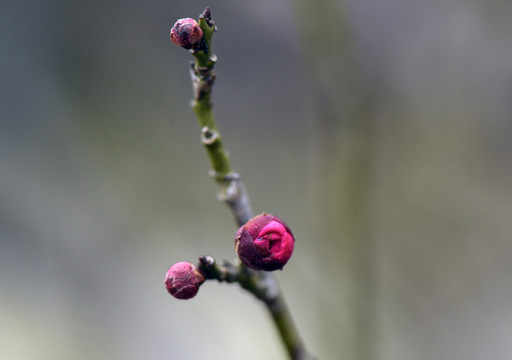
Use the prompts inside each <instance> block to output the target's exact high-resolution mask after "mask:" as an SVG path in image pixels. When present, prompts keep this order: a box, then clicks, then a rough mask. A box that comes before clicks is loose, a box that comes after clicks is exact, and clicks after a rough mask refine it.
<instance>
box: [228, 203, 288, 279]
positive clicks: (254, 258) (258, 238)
mask: <svg viewBox="0 0 512 360" xmlns="http://www.w3.org/2000/svg"><path fill="white" fill-rule="evenodd" d="M294 243H295V239H294V238H293V234H292V232H291V230H290V228H288V226H287V225H286V224H285V222H284V221H283V220H281V219H280V218H278V217H277V216H274V215H270V214H265V213H263V214H261V215H258V216H256V217H253V218H252V219H250V220H249V221H247V223H245V225H243V226H242V227H241V228H240V229H238V231H237V233H236V238H235V247H236V252H237V253H238V257H239V258H240V260H241V261H242V262H243V263H244V264H245V265H247V266H249V267H251V268H253V269H256V270H266V271H273V270H277V269H282V268H283V266H284V265H285V264H286V263H287V262H288V260H289V259H290V257H291V256H292V252H293V247H294Z"/></svg>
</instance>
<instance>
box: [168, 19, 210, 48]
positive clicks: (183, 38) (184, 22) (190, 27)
mask: <svg viewBox="0 0 512 360" xmlns="http://www.w3.org/2000/svg"><path fill="white" fill-rule="evenodd" d="M202 37H203V30H201V27H199V24H198V23H197V21H195V20H194V19H191V18H185V19H179V20H178V21H176V22H175V23H174V26H173V27H172V28H171V41H172V42H173V43H174V44H176V45H178V46H181V47H184V48H185V49H190V48H191V47H192V45H194V44H195V43H196V42H198V41H199V40H201V38H202Z"/></svg>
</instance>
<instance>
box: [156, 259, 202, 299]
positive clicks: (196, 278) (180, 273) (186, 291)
mask: <svg viewBox="0 0 512 360" xmlns="http://www.w3.org/2000/svg"><path fill="white" fill-rule="evenodd" d="M203 282H204V276H203V275H202V274H201V273H200V272H199V271H198V270H197V268H196V267H195V265H194V264H191V263H189V262H186V261H181V262H178V263H176V264H174V265H173V266H171V267H170V268H169V270H167V273H166V274H165V287H166V288H167V291H169V293H170V294H171V295H172V296H174V297H175V298H176V299H190V298H193V297H194V296H196V294H197V292H198V291H199V286H201V284H202V283H203Z"/></svg>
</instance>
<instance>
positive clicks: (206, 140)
mask: <svg viewBox="0 0 512 360" xmlns="http://www.w3.org/2000/svg"><path fill="white" fill-rule="evenodd" d="M218 138H219V133H218V132H216V131H215V130H213V129H210V128H209V127H208V126H203V128H202V129H201V142H202V143H203V144H204V145H206V146H208V145H211V144H213V143H214V142H215V141H217V139H218Z"/></svg>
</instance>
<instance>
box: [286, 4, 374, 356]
mask: <svg viewBox="0 0 512 360" xmlns="http://www.w3.org/2000/svg"><path fill="white" fill-rule="evenodd" d="M295 8H296V10H297V11H296V12H297V24H298V26H297V27H298V29H299V30H300V34H301V35H300V36H301V38H302V39H303V41H302V47H303V53H304V56H305V58H306V62H307V64H308V65H309V69H310V73H311V83H312V86H313V89H312V93H313V94H314V99H313V100H314V109H315V110H316V111H315V117H316V118H315V119H311V121H312V122H313V123H315V124H316V127H317V129H316V134H315V135H313V136H316V139H315V140H316V144H317V145H319V147H320V149H321V152H320V155H319V157H318V158H319V159H320V162H319V163H318V164H317V169H316V170H317V177H316V180H317V199H318V203H317V206H318V208H319V209H322V211H321V212H317V214H319V215H320V219H319V221H320V223H321V229H322V234H321V236H322V237H324V238H327V239H329V241H326V242H325V246H326V247H327V248H328V249H329V250H328V251H326V253H327V254H330V257H331V258H329V259H326V261H325V264H326V266H328V267H329V268H330V270H329V271H328V274H331V276H332V279H330V280H329V281H332V282H336V283H338V285H341V286H337V287H336V288H335V291H334V293H330V294H329V296H334V297H335V298H336V299H338V301H339V302H340V303H342V304H348V306H344V307H342V306H340V307H339V308H338V309H337V311H339V312H340V314H338V315H337V316H338V318H341V319H342V320H341V321H340V324H341V326H342V327H343V330H342V332H341V333H339V332H336V333H335V334H333V337H326V339H325V341H326V342H329V343H330V345H329V346H332V345H333V344H335V346H336V347H337V348H336V353H337V354H340V355H341V357H342V358H348V359H358V360H370V359H376V356H375V354H374V351H375V347H374V346H375V341H376V339H375V336H376V333H375V324H374V323H375V309H374V307H375V306H374V302H375V301H376V299H375V288H374V276H375V274H374V272H375V269H374V259H373V257H374V255H375V244H374V241H373V234H372V226H373V224H372V216H371V213H372V208H371V207H372V204H371V202H372V198H371V196H372V182H373V181H374V174H373V163H374V155H373V153H374V151H376V145H375V139H374V131H375V129H374V128H375V124H374V122H375V114H374V109H373V108H372V101H371V98H372V94H371V92H370V90H369V89H368V88H367V87H366V85H365V84H364V83H363V77H362V74H361V71H362V70H361V68H360V64H359V59H358V58H357V54H356V51H355V47H354V37H353V33H352V28H351V24H350V22H349V16H348V14H347V8H346V3H345V2H343V1H335V0H319V1H314V2H312V1H307V0H296V1H295ZM325 300H326V299H323V301H325ZM322 316H323V320H324V321H325V322H326V323H329V322H330V321H332V315H331V314H330V312H329V311H325V312H324V313H323V314H322ZM329 319H331V320H329ZM338 325H339V324H338Z"/></svg>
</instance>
